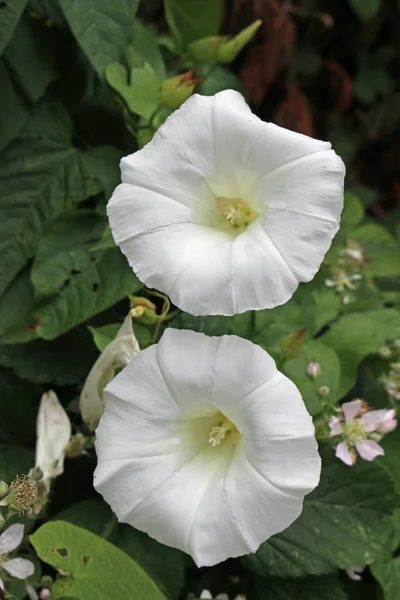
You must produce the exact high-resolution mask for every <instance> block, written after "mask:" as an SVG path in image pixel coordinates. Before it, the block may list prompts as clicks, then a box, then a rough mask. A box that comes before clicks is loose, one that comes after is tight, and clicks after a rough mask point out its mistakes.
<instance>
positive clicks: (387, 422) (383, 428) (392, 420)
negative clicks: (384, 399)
mask: <svg viewBox="0 0 400 600" xmlns="http://www.w3.org/2000/svg"><path fill="white" fill-rule="evenodd" d="M396 427H397V419H396V411H395V410H394V408H391V409H390V410H387V411H386V415H385V417H384V419H383V421H382V423H381V425H380V427H379V431H380V432H381V433H389V431H393V429H396Z"/></svg>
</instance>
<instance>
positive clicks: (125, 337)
mask: <svg viewBox="0 0 400 600" xmlns="http://www.w3.org/2000/svg"><path fill="white" fill-rule="evenodd" d="M139 352H140V348H139V344H138V341H137V339H136V337H135V334H134V332H133V327H132V318H131V316H130V313H129V314H128V315H127V317H126V318H125V320H124V322H123V324H122V325H121V327H120V329H119V331H118V333H117V335H116V337H115V339H114V340H112V341H111V342H110V343H109V344H108V345H107V346H106V348H104V350H103V352H102V353H101V354H100V356H99V357H98V359H97V360H96V362H95V363H94V365H93V367H92V368H91V370H90V373H89V375H88V376H87V379H86V381H85V385H84V386H83V389H82V392H81V396H80V411H81V414H82V419H83V420H84V422H85V423H86V425H87V426H88V427H89V429H90V430H91V431H93V430H94V429H95V428H96V427H97V425H98V422H99V420H100V417H101V415H102V414H103V412H104V397H103V390H104V388H105V386H106V385H107V383H109V381H111V379H112V378H113V376H114V372H115V370H116V369H119V368H121V367H124V366H125V365H127V364H128V363H129V362H130V361H131V360H132V359H133V358H135V356H137V355H138V354H139Z"/></svg>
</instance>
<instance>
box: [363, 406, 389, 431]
mask: <svg viewBox="0 0 400 600" xmlns="http://www.w3.org/2000/svg"><path fill="white" fill-rule="evenodd" d="M386 412H387V411H386V410H384V409H383V410H370V411H369V412H367V413H365V415H363V416H362V417H361V419H360V423H362V425H363V428H364V430H365V431H368V432H371V431H376V430H377V429H379V426H380V425H381V423H382V421H383V420H384V418H385V415H386Z"/></svg>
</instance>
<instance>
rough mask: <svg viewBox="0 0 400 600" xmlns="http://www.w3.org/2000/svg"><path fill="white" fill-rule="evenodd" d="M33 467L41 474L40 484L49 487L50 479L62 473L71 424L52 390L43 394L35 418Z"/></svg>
mask: <svg viewBox="0 0 400 600" xmlns="http://www.w3.org/2000/svg"><path fill="white" fill-rule="evenodd" d="M36 426H37V442H36V463H35V466H36V467H37V468H39V469H40V471H41V472H42V478H41V481H42V483H43V484H44V485H45V486H46V488H49V487H50V481H51V479H54V478H55V477H58V476H59V475H61V474H62V473H63V471H64V458H65V451H66V449H67V446H68V442H69V440H70V437H71V422H70V420H69V417H68V415H67V413H66V412H65V410H64V408H63V407H62V405H61V404H60V401H59V399H58V398H57V395H56V394H55V392H53V391H52V390H51V391H49V392H48V393H46V394H43V396H42V399H41V401H40V406H39V412H38V416H37V425H36Z"/></svg>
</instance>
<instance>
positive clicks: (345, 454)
mask: <svg viewBox="0 0 400 600" xmlns="http://www.w3.org/2000/svg"><path fill="white" fill-rule="evenodd" d="M335 454H336V456H337V457H338V458H340V460H341V461H342V462H344V464H345V465H348V466H349V467H351V466H352V465H354V463H355V458H354V456H353V455H352V454H351V452H350V450H349V447H348V445H347V444H346V442H340V444H338V445H337V446H336V452H335Z"/></svg>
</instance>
